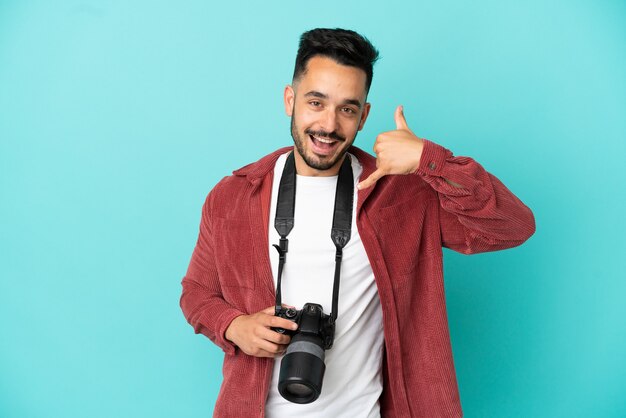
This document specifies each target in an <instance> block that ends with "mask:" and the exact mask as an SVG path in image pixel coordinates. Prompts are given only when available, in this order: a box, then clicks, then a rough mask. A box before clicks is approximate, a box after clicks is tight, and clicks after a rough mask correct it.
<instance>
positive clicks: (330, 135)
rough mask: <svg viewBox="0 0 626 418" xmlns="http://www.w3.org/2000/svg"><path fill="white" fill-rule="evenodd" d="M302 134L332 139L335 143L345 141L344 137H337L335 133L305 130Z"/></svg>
mask: <svg viewBox="0 0 626 418" xmlns="http://www.w3.org/2000/svg"><path fill="white" fill-rule="evenodd" d="M304 133H305V134H308V135H312V136H317V137H320V138H325V139H326V138H327V139H334V140H335V141H345V140H346V138H345V137H343V136H341V135H339V134H338V133H337V132H335V131H332V132H326V131H314V130H312V129H305V130H304Z"/></svg>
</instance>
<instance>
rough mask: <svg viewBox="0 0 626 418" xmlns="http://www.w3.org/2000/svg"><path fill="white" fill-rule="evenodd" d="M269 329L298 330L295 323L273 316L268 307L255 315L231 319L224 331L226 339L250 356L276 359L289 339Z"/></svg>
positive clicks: (272, 309) (271, 310) (272, 308)
mask: <svg viewBox="0 0 626 418" xmlns="http://www.w3.org/2000/svg"><path fill="white" fill-rule="evenodd" d="M271 327H273V328H284V329H290V330H295V329H296V328H298V326H297V325H296V323H295V322H292V321H290V320H288V319H285V318H280V317H278V316H274V306H270V307H269V308H266V309H263V310H262V311H260V312H257V313H255V314H252V315H241V316H238V317H237V318H235V319H233V321H232V322H231V323H230V325H229V326H228V328H227V329H226V339H227V340H229V341H232V342H233V343H234V344H235V345H236V346H237V347H239V348H240V349H241V351H243V352H244V353H246V354H248V355H250V356H254V357H276V356H279V355H281V354H283V353H284V352H285V350H286V349H287V345H288V344H289V342H290V341H291V337H289V336H288V335H284V334H280V333H278V332H276V331H273V330H271V329H270V328H271Z"/></svg>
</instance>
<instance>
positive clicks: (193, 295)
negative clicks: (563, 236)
mask: <svg viewBox="0 0 626 418" xmlns="http://www.w3.org/2000/svg"><path fill="white" fill-rule="evenodd" d="M289 149H290V148H283V149H280V150H278V151H276V152H274V153H272V154H270V155H267V156H266V157H264V158H262V159H261V160H259V161H257V162H255V163H253V164H250V165H247V166H245V167H243V168H241V169H239V170H237V171H235V172H234V173H233V175H232V176H228V177H225V178H224V179H223V180H221V181H220V182H219V183H218V184H217V185H216V186H215V187H214V188H213V190H212V191H211V192H210V193H209V195H208V196H207V199H206V201H205V204H204V206H203V209H202V218H201V223H200V233H199V237H198V241H197V244H196V247H195V249H194V251H193V255H192V257H191V262H190V264H189V268H188V270H187V273H186V275H185V277H184V278H183V280H182V287H183V291H182V296H181V298H180V305H181V308H182V310H183V313H184V315H185V317H186V319H187V321H188V322H189V323H190V324H191V325H192V326H193V327H194V330H195V332H196V333H202V334H204V335H206V336H207V337H208V338H209V339H210V340H211V341H213V342H214V343H215V344H217V345H218V346H219V347H220V348H221V349H222V350H224V352H225V355H224V364H223V382H222V386H221V389H220V392H219V395H218V399H217V403H216V405H215V410H214V417H218V418H221V417H232V418H242V417H245V418H247V417H263V416H264V415H265V400H266V398H267V394H268V390H269V384H270V380H271V373H272V368H273V361H274V360H273V359H268V358H258V357H252V356H249V355H246V354H244V353H243V352H241V350H239V349H238V348H237V347H236V346H235V345H233V344H232V343H231V342H230V341H228V340H226V339H225V332H226V329H227V328H228V326H229V325H230V323H231V321H232V320H233V319H234V318H235V317H237V316H239V315H243V314H252V313H255V312H258V311H260V310H262V309H264V308H267V307H268V306H272V305H273V304H274V302H275V293H274V292H275V289H274V282H273V278H272V271H271V267H270V259H269V250H268V248H269V243H268V224H269V219H268V217H269V207H270V199H271V189H272V178H273V169H274V165H275V162H276V160H277V158H278V157H279V156H280V155H281V154H283V153H286V152H288V151H289ZM349 152H350V153H351V154H353V155H354V156H356V157H357V159H358V160H359V162H360V163H361V165H362V166H363V173H362V175H361V180H363V179H365V178H367V177H368V176H369V175H370V174H371V173H372V172H373V171H375V170H376V161H375V158H374V157H372V156H371V155H369V154H367V153H365V152H363V151H361V150H360V149H358V148H356V147H351V148H350V150H349ZM444 178H445V179H448V180H450V181H451V182H454V183H456V184H459V185H461V186H463V187H462V188H457V187H454V186H452V185H450V184H449V183H448V182H446V181H445V180H444ZM356 224H357V228H358V230H359V234H360V236H361V240H362V242H363V246H364V247H365V251H366V253H367V256H368V259H369V261H370V264H371V267H372V270H373V272H374V276H375V280H376V285H377V288H378V293H379V296H380V300H381V307H382V311H383V328H384V334H385V335H384V337H385V349H384V352H385V355H384V361H383V382H384V384H383V393H382V395H381V399H380V402H381V415H382V417H384V418H394V417H398V418H407V417H424V418H436V417H446V418H447V417H461V416H462V415H463V412H462V409H461V403H460V398H459V393H458V387H457V382H456V375H455V371H454V363H453V359H452V350H451V346H450V338H449V331H448V323H447V315H446V306H445V294H444V282H443V268H442V267H443V266H442V264H443V254H442V247H448V248H451V249H453V250H455V251H458V252H461V253H464V254H472V253H478V252H485V251H495V250H501V249H505V248H510V247H514V246H517V245H520V244H521V243H523V242H524V241H525V240H527V239H528V238H529V237H530V236H531V235H532V234H533V233H534V231H535V221H534V217H533V214H532V212H531V211H530V209H528V207H526V206H525V205H524V204H523V203H522V202H521V201H520V200H519V199H518V198H517V197H516V196H515V195H513V194H512V193H511V192H510V191H509V190H508V189H507V188H506V187H505V186H504V185H503V184H502V183H501V182H500V181H499V180H498V179H497V178H496V177H495V176H493V175H492V174H490V173H488V172H486V171H485V170H484V169H483V168H482V166H481V165H480V164H478V163H477V162H476V161H474V160H473V159H471V158H469V157H455V156H453V154H452V153H451V152H450V151H449V150H447V149H445V148H444V147H442V146H439V145H437V144H435V143H433V142H430V141H428V140H425V143H424V150H423V153H422V157H421V162H420V165H419V168H418V169H417V171H416V172H415V173H414V174H409V175H390V176H385V177H383V178H381V179H380V180H378V182H377V183H376V184H375V185H374V186H373V187H370V188H368V189H365V190H360V191H358V196H357V218H356Z"/></svg>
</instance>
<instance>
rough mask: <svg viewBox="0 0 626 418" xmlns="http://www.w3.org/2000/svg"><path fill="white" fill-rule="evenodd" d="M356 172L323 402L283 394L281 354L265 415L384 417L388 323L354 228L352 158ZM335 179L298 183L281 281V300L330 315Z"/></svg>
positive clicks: (273, 237) (273, 235) (279, 166)
mask: <svg viewBox="0 0 626 418" xmlns="http://www.w3.org/2000/svg"><path fill="white" fill-rule="evenodd" d="M286 157H287V154H284V155H281V156H280V157H279V158H278V161H277V162H276V166H275V167H274V180H273V181H274V183H273V187H272V203H271V208H270V219H269V221H270V225H269V244H270V246H269V251H270V260H271V264H272V272H273V275H274V285H276V280H277V274H278V252H277V251H276V249H275V248H273V247H272V244H278V241H279V238H280V236H279V235H278V233H277V232H276V229H275V228H274V217H275V215H276V200H277V196H278V188H279V184H280V178H281V175H282V172H283V168H284V165H285V161H286V159H287V158H286ZM350 157H351V160H352V170H353V173H354V184H355V188H354V192H355V196H354V202H355V204H354V207H353V211H352V234H351V238H350V241H349V242H348V244H347V245H346V247H345V248H344V249H343V260H342V265H341V279H340V285H339V311H338V317H337V323H336V329H335V340H334V345H333V347H332V348H331V349H330V350H327V351H326V360H325V363H326V371H325V374H324V381H323V384H322V393H321V395H320V397H319V398H318V399H317V400H316V401H314V402H312V403H309V404H296V403H292V402H289V401H287V400H286V399H284V398H283V397H282V396H281V395H280V393H278V375H279V372H280V362H281V360H282V357H279V358H276V360H275V363H274V370H273V375H272V383H271V386H270V391H269V395H268V398H267V404H266V409H265V411H266V416H267V417H268V418H284V417H298V418H309V417H310V418H312V417H315V418H319V417H333V418H339V417H346V418H355V417H359V418H360V417H367V418H374V417H376V418H379V417H380V407H379V397H380V394H381V392H382V387H383V382H382V353H383V342H384V336H383V325H382V310H381V307H380V298H379V296H378V290H377V288H376V283H375V282H374V273H373V272H372V268H371V267H370V263H369V260H368V258H367V255H366V253H365V249H364V247H363V243H362V242H361V238H360V236H359V231H358V230H357V227H356V201H357V189H356V184H357V183H358V179H359V176H360V175H361V172H362V171H363V169H362V167H361V165H360V164H359V162H358V161H357V159H356V157H354V156H352V155H350ZM336 185H337V176H333V177H306V176H300V175H298V176H297V179H296V207H295V215H294V216H295V224H294V228H293V229H292V231H291V233H290V234H289V236H288V237H287V238H288V239H289V252H288V253H287V262H286V263H285V267H284V270H283V277H282V302H283V303H284V304H287V305H291V306H295V307H296V308H297V309H302V306H303V305H304V304H305V303H318V304H320V305H322V307H323V308H324V313H325V314H328V315H329V314H330V312H331V309H332V293H333V280H334V272H335V251H336V250H335V245H334V244H333V242H332V240H331V238H330V230H331V227H332V219H333V208H334V204H335V189H336Z"/></svg>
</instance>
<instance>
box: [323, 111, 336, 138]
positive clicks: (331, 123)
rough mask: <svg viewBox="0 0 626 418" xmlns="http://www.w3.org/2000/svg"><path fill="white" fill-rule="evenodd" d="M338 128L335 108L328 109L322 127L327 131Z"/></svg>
mask: <svg viewBox="0 0 626 418" xmlns="http://www.w3.org/2000/svg"><path fill="white" fill-rule="evenodd" d="M336 128H337V115H336V114H335V110H334V109H326V111H325V112H324V118H323V120H322V129H324V130H325V131H326V132H328V133H330V132H334V131H335V129H336Z"/></svg>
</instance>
